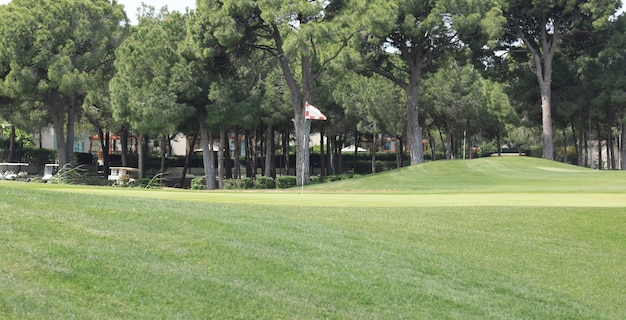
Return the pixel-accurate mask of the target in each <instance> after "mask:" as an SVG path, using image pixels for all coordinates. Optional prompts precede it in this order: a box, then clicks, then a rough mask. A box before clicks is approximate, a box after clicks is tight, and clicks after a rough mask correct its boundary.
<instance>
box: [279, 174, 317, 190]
mask: <svg viewBox="0 0 626 320" xmlns="http://www.w3.org/2000/svg"><path fill="white" fill-rule="evenodd" d="M313 178H316V177H311V182H313ZM296 185H297V184H296V177H294V176H280V177H276V188H278V189H287V188H293V187H295V186H296Z"/></svg>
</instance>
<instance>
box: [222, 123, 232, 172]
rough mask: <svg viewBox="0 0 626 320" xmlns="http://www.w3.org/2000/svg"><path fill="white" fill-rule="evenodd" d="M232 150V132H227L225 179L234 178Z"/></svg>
mask: <svg viewBox="0 0 626 320" xmlns="http://www.w3.org/2000/svg"><path fill="white" fill-rule="evenodd" d="M230 152H231V149H230V132H229V131H228V130H226V141H225V142H224V169H225V172H224V178H225V179H232V178H233V159H232V157H231V153H230Z"/></svg>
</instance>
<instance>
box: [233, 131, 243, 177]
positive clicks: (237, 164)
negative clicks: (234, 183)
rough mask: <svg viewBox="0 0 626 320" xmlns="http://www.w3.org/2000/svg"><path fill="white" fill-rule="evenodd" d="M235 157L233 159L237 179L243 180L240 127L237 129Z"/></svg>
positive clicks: (235, 134) (235, 133)
mask: <svg viewBox="0 0 626 320" xmlns="http://www.w3.org/2000/svg"><path fill="white" fill-rule="evenodd" d="M233 134H234V136H235V155H234V157H233V160H234V165H233V166H234V167H235V179H241V163H240V161H239V158H240V157H241V141H240V140H239V127H235V132H234V133H233Z"/></svg>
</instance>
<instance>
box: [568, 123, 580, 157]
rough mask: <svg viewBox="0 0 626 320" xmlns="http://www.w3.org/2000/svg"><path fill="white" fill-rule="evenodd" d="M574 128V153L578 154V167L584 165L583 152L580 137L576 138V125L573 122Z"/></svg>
mask: <svg viewBox="0 0 626 320" xmlns="http://www.w3.org/2000/svg"><path fill="white" fill-rule="evenodd" d="M571 127H572V139H573V140H574V141H573V142H574V151H575V153H576V165H579V166H580V165H581V164H582V152H581V150H580V144H579V140H578V137H577V136H576V126H575V125H574V123H573V122H572V124H571Z"/></svg>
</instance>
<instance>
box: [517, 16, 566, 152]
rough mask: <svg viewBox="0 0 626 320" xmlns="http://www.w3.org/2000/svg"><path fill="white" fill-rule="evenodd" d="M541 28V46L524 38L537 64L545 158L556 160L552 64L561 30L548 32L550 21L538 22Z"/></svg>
mask: <svg viewBox="0 0 626 320" xmlns="http://www.w3.org/2000/svg"><path fill="white" fill-rule="evenodd" d="M538 23H539V24H540V25H541V26H545V27H544V28H541V34H540V35H539V36H540V44H539V45H540V46H541V48H539V47H537V46H535V44H534V43H532V42H530V41H527V39H526V38H524V37H523V36H522V39H523V41H524V43H525V44H526V47H527V48H528V49H529V50H530V53H531V55H532V57H533V61H534V63H535V70H534V72H535V76H536V77H537V83H538V84H539V91H540V94H541V127H542V131H541V141H542V143H543V158H544V159H548V160H554V143H553V141H552V137H553V136H554V133H553V129H552V101H551V99H552V62H553V59H554V55H555V53H556V49H557V45H558V41H559V30H558V28H556V29H555V30H553V32H548V30H546V29H547V28H548V23H549V21H545V20H542V21H538Z"/></svg>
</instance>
